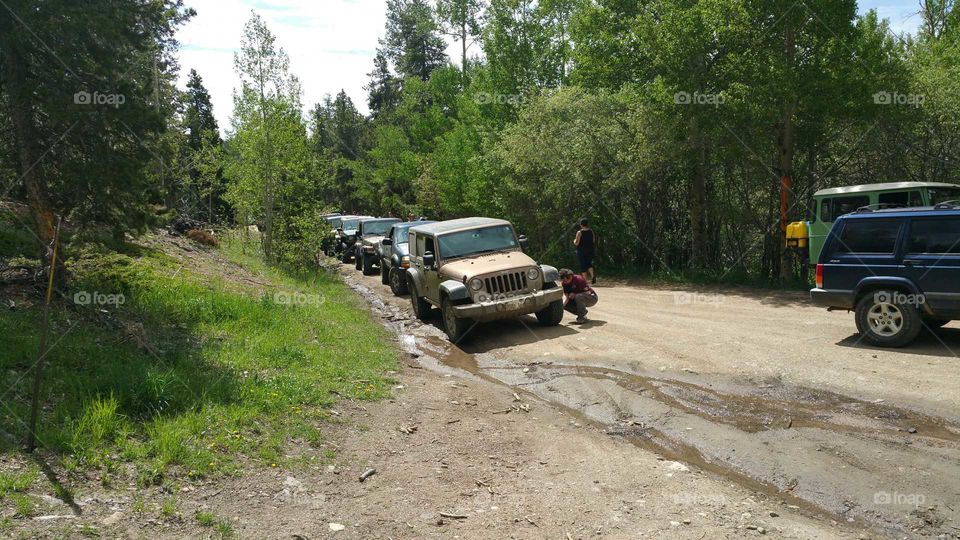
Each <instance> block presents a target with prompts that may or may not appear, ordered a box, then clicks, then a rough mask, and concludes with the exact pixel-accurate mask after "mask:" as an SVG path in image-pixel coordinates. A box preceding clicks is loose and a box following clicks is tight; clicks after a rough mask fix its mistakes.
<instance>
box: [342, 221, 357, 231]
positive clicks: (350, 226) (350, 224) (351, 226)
mask: <svg viewBox="0 0 960 540" xmlns="http://www.w3.org/2000/svg"><path fill="white" fill-rule="evenodd" d="M358 225H360V218H353V219H345V220H343V221H342V222H341V223H340V228H341V229H343V230H345V231H353V230H356V228H357V226H358Z"/></svg>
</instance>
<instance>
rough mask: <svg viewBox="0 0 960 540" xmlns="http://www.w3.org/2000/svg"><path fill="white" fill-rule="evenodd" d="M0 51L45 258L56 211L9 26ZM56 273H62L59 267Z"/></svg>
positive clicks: (32, 214) (22, 167) (20, 59)
mask: <svg viewBox="0 0 960 540" xmlns="http://www.w3.org/2000/svg"><path fill="white" fill-rule="evenodd" d="M0 53H2V55H3V60H4V76H5V78H6V89H7V97H8V103H9V107H10V119H11V121H12V123H13V133H14V141H15V143H14V144H15V146H16V149H17V158H18V160H19V162H20V180H21V182H22V184H23V188H24V192H25V194H26V198H27V206H28V207H29V208H30V217H31V218H32V220H33V227H34V231H35V232H36V234H37V238H38V239H39V241H40V255H41V257H40V259H41V260H45V259H46V258H47V250H48V248H50V247H51V245H52V242H53V231H54V227H55V226H56V214H55V213H54V211H53V207H52V205H51V203H50V194H49V187H48V185H47V181H46V179H45V178H44V173H43V167H42V166H41V163H40V161H41V160H42V159H43V157H42V156H43V154H42V153H41V152H40V147H39V142H40V130H39V128H38V127H37V125H36V123H35V115H34V112H33V105H32V104H31V102H30V95H31V93H32V90H33V89H32V88H31V85H30V82H29V81H28V77H27V73H28V70H29V66H28V65H27V60H26V58H25V57H24V55H23V53H22V51H21V50H20V47H19V45H18V44H17V43H16V38H15V36H14V35H12V33H11V32H10V31H9V29H3V31H2V33H0ZM58 265H59V263H58ZM57 274H59V275H60V276H63V272H62V271H58V272H57Z"/></svg>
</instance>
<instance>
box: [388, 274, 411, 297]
mask: <svg viewBox="0 0 960 540" xmlns="http://www.w3.org/2000/svg"><path fill="white" fill-rule="evenodd" d="M390 290H391V291H393V294H395V295H396V296H402V295H404V294H407V282H406V281H405V280H404V279H403V272H402V271H401V270H400V269H399V268H390Z"/></svg>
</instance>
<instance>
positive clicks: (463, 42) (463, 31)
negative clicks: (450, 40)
mask: <svg viewBox="0 0 960 540" xmlns="http://www.w3.org/2000/svg"><path fill="white" fill-rule="evenodd" d="M460 47H461V48H462V49H463V53H462V54H463V56H462V57H461V61H462V62H463V63H462V64H460V70H461V71H462V72H463V87H464V88H466V87H467V18H466V16H464V18H463V21H462V22H461V23H460Z"/></svg>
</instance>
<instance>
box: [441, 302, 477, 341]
mask: <svg viewBox="0 0 960 540" xmlns="http://www.w3.org/2000/svg"><path fill="white" fill-rule="evenodd" d="M453 306H454V303H453V302H452V301H451V300H450V299H449V298H447V297H444V298H443V300H441V301H440V311H441V312H442V313H443V330H444V332H446V333H447V337H448V338H450V341H452V342H453V343H458V342H459V341H460V340H461V339H463V336H465V335H466V334H467V332H468V331H469V330H470V319H461V318H460V317H457V313H456V311H454V309H453Z"/></svg>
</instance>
